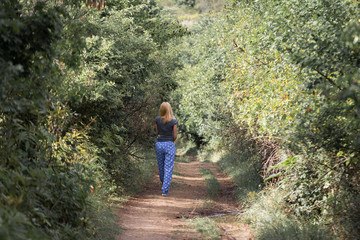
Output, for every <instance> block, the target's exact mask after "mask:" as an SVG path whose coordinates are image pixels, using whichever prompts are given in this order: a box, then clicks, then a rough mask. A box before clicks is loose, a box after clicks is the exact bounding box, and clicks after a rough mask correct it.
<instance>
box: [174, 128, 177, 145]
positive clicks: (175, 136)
mask: <svg viewBox="0 0 360 240" xmlns="http://www.w3.org/2000/svg"><path fill="white" fill-rule="evenodd" d="M176 138H177V124H175V125H174V141H175V140H176Z"/></svg>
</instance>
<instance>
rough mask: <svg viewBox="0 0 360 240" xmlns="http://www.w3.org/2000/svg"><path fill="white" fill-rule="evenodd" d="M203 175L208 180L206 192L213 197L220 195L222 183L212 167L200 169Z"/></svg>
mask: <svg viewBox="0 0 360 240" xmlns="http://www.w3.org/2000/svg"><path fill="white" fill-rule="evenodd" d="M200 172H201V175H202V176H203V178H205V181H206V192H207V194H208V195H209V196H210V197H211V198H215V197H217V196H218V195H219V191H220V183H219V181H218V180H217V179H216V176H215V175H214V173H213V172H211V170H210V169H206V168H202V169H200Z"/></svg>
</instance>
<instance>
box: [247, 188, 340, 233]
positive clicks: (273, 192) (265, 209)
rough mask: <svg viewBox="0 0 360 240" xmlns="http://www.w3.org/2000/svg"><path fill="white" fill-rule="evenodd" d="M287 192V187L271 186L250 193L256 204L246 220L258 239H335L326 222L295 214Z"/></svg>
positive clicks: (252, 205) (249, 196) (250, 209)
mask: <svg viewBox="0 0 360 240" xmlns="http://www.w3.org/2000/svg"><path fill="white" fill-rule="evenodd" d="M286 194H287V193H286V192H285V191H284V189H281V188H272V189H267V191H266V192H265V191H263V192H261V193H259V194H258V195H256V194H254V193H250V194H249V195H248V201H250V202H253V204H251V207H250V208H249V209H248V210H247V211H246V213H245V215H244V221H245V222H247V223H248V224H251V226H252V230H253V232H254V234H255V237H256V239H308V240H310V239H317V240H320V239H324V240H325V239H334V236H333V235H331V233H330V232H329V230H328V229H326V228H325V227H324V223H316V224H314V223H312V222H311V221H309V220H308V219H301V218H297V217H294V215H292V214H291V209H289V208H288V205H287V204H286V202H285V199H286V196H285V195H286Z"/></svg>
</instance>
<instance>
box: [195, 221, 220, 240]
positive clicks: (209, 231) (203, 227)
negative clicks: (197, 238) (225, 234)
mask: <svg viewBox="0 0 360 240" xmlns="http://www.w3.org/2000/svg"><path fill="white" fill-rule="evenodd" d="M188 221H189V222H190V225H191V226H192V227H194V228H195V229H196V231H198V232H199V233H201V235H202V239H209V240H210V239H212V240H219V239H221V238H220V233H221V231H220V229H219V227H218V226H217V225H216V223H215V221H214V220H212V219H210V218H194V219H189V220H188Z"/></svg>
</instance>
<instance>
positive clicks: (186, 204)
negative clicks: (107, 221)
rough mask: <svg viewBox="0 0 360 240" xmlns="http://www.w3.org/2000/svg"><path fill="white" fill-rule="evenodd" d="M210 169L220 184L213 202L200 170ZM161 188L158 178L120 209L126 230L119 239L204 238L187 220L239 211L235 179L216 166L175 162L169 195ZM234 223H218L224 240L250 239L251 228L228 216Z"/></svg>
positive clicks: (193, 162) (233, 216)
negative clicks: (235, 194) (164, 195)
mask: <svg viewBox="0 0 360 240" xmlns="http://www.w3.org/2000/svg"><path fill="white" fill-rule="evenodd" d="M202 168H207V169H210V170H211V171H212V172H213V173H214V175H215V176H216V178H217V180H218V181H219V183H220V186H221V189H220V192H219V197H218V198H216V199H212V200H210V199H209V197H208V196H207V193H206V182H205V180H204V178H203V177H202V175H201V173H200V169H202ZM160 189H161V185H160V180H159V177H158V175H156V176H155V177H154V178H153V179H152V181H151V182H150V183H149V184H147V186H146V187H145V188H144V189H143V191H141V192H140V193H138V194H137V195H136V196H135V197H133V198H131V199H130V200H128V201H127V202H126V203H125V204H124V205H123V207H122V208H121V209H118V210H116V212H115V213H116V215H117V216H118V217H119V222H118V224H119V226H120V227H121V228H122V229H124V230H123V231H122V233H121V234H120V235H118V236H117V238H116V239H117V240H120V239H126V240H132V239H136V240H138V239H139V240H141V239H144V240H145V239H146V240H155V239H156V240H161V239H202V236H201V234H200V233H198V232H196V230H194V229H193V228H192V227H191V226H190V224H189V221H187V220H186V219H190V218H195V217H204V216H212V215H214V214H218V213H225V214H229V213H235V212H239V210H240V209H239V206H238V205H237V203H236V200H235V198H234V193H233V190H234V184H233V182H232V180H231V179H230V178H229V177H227V176H225V175H224V174H222V173H220V172H218V171H217V169H216V166H215V165H214V163H210V162H198V161H195V159H192V161H190V162H178V161H176V160H175V169H174V174H173V180H172V183H171V188H170V191H169V196H167V197H163V196H162V195H161V190H160ZM225 217H227V218H230V219H232V220H231V221H230V222H229V221H228V220H227V222H224V221H221V220H220V221H219V222H218V221H216V222H217V226H218V227H219V228H220V229H221V232H222V234H221V236H220V237H221V239H241V240H245V239H250V238H251V237H250V233H249V230H248V228H247V227H244V226H240V224H239V223H238V222H237V221H236V218H237V216H235V215H232V216H230V215H229V216H225Z"/></svg>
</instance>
